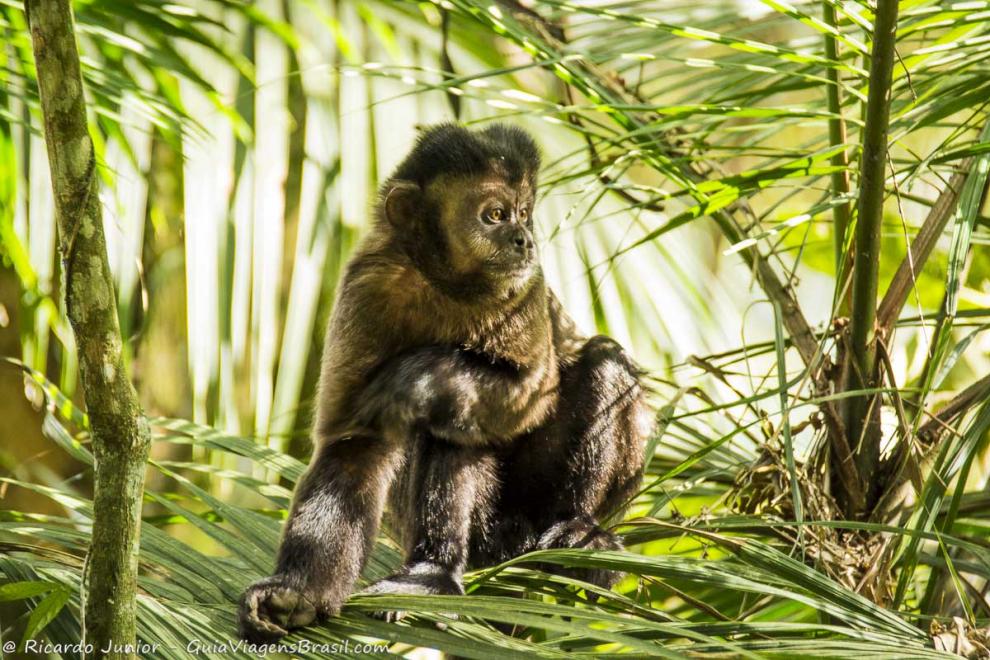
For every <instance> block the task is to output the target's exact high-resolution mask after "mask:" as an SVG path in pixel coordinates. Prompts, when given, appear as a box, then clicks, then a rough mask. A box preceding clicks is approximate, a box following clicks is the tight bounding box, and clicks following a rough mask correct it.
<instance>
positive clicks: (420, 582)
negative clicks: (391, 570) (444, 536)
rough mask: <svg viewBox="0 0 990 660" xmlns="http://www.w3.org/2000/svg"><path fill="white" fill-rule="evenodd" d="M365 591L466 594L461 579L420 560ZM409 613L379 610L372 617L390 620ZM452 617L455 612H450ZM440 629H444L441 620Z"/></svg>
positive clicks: (376, 592)
mask: <svg viewBox="0 0 990 660" xmlns="http://www.w3.org/2000/svg"><path fill="white" fill-rule="evenodd" d="M361 593H364V594H409V595H413V596H463V595H464V587H463V586H461V581H460V579H459V578H458V577H457V576H456V575H454V574H453V573H451V572H450V571H449V570H447V569H444V568H442V567H440V566H438V565H436V564H432V563H429V562H420V563H417V564H412V565H410V566H405V567H403V568H402V570H400V571H399V572H398V573H395V574H394V575H390V576H388V577H387V578H383V579H381V580H379V581H378V582H375V583H374V584H373V585H371V586H370V587H368V588H367V589H365V590H364V591H362V592H361ZM405 615H406V612H404V611H402V610H399V611H396V610H380V611H378V612H373V613H372V616H373V617H375V618H376V619H382V620H383V621H386V622H388V623H395V622H397V621H401V620H402V619H403V618H404V617H405ZM448 616H451V617H452V618H453V615H448ZM437 627H438V628H444V627H445V626H444V625H443V624H441V623H438V624H437Z"/></svg>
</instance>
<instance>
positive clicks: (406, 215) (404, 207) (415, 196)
mask: <svg viewBox="0 0 990 660" xmlns="http://www.w3.org/2000/svg"><path fill="white" fill-rule="evenodd" d="M422 196H423V191H422V190H421V189H420V187H419V186H418V185H416V184H415V183H413V182H412V181H393V182H392V183H391V184H390V185H389V189H388V192H386V193H385V202H384V204H383V205H382V206H383V207H384V208H385V218H386V219H387V220H388V222H389V224H390V225H392V226H393V227H407V226H408V225H409V222H410V221H411V220H412V218H414V217H415V216H416V212H417V210H418V209H419V208H420V205H421V204H422Z"/></svg>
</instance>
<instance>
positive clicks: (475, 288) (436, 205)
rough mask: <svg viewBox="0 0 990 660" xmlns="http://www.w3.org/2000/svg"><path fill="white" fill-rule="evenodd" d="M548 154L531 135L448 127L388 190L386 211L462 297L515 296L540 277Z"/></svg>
mask: <svg viewBox="0 0 990 660" xmlns="http://www.w3.org/2000/svg"><path fill="white" fill-rule="evenodd" d="M539 167H540V154H539V150H538V148H537V147H536V144H535V143H534V142H533V139H532V138H531V137H530V136H529V135H528V134H527V133H526V132H525V131H523V130H521V129H519V128H515V127H511V126H506V125H503V124H495V125H492V126H489V127H487V128H485V129H484V130H480V131H469V130H467V129H466V128H463V127H461V126H458V125H456V124H440V125H438V126H434V127H431V128H429V129H427V130H426V131H424V132H423V134H422V135H421V136H420V138H419V140H418V141H417V143H416V146H415V147H414V148H413V150H412V152H411V153H410V154H409V155H408V156H407V157H406V159H405V160H404V161H403V162H402V163H401V164H400V165H399V167H398V168H397V169H396V171H395V173H394V174H393V175H392V177H391V178H390V179H389V180H388V181H387V182H386V183H385V185H384V186H383V188H382V191H381V192H382V203H381V207H380V208H381V212H382V215H383V216H384V218H385V220H387V222H388V225H389V226H390V227H391V231H392V233H393V234H394V235H395V236H396V238H397V239H398V243H399V245H401V246H402V249H403V250H404V251H405V252H406V253H407V254H408V255H409V257H410V258H411V259H412V261H413V263H415V264H416V266H417V267H418V268H419V269H420V270H421V271H422V272H423V273H424V274H425V275H426V277H427V278H428V279H429V280H430V282H432V283H433V284H435V285H436V286H438V287H440V288H441V289H443V290H444V291H445V292H446V293H449V294H451V295H455V296H463V297H477V296H479V295H485V294H491V295H495V296H497V297H502V298H504V297H511V296H512V295H513V294H514V293H516V292H522V291H525V290H526V289H527V288H528V284H530V283H531V282H533V281H535V278H537V277H538V276H539V274H540V266H539V260H538V255H537V252H536V243H535V241H534V240H533V204H534V201H535V195H536V177H537V172H538V170H539Z"/></svg>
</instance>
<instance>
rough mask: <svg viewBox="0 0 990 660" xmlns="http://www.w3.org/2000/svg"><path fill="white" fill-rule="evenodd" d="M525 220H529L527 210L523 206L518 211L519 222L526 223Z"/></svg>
mask: <svg viewBox="0 0 990 660" xmlns="http://www.w3.org/2000/svg"><path fill="white" fill-rule="evenodd" d="M527 220H529V209H527V208H526V207H525V206H524V207H522V208H521V209H519V221H520V222H526V221H527Z"/></svg>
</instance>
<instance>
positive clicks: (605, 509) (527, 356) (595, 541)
mask: <svg viewBox="0 0 990 660" xmlns="http://www.w3.org/2000/svg"><path fill="white" fill-rule="evenodd" d="M539 166H540V156H539V151H538V149H537V147H536V144H535V143H534V142H533V140H532V138H531V137H530V136H529V135H528V134H527V133H525V132H524V131H522V130H520V129H518V128H514V127H510V126H505V125H492V126H490V127H488V128H485V129H484V130H480V131H469V130H467V129H465V128H463V127H461V126H458V125H455V124H442V125H438V126H434V127H432V128H429V129H427V130H426V131H425V132H424V133H423V134H422V135H421V136H420V138H419V140H418V142H417V143H416V146H415V147H414V148H413V150H412V152H411V153H410V154H409V155H408V156H407V157H406V159H405V160H404V161H403V162H402V163H401V164H400V165H399V167H398V169H396V171H395V173H394V174H393V175H392V177H391V178H389V179H388V181H386V182H385V184H384V185H383V186H382V188H381V194H380V200H379V203H378V205H377V207H376V209H375V215H374V223H373V226H372V229H371V231H370V233H369V235H368V237H367V238H366V239H365V241H364V242H363V244H362V245H361V246H360V247H359V248H358V249H357V252H356V254H355V255H354V256H353V257H352V259H351V261H350V263H349V264H348V265H347V268H346V271H345V274H344V276H343V279H342V281H341V284H340V287H339V289H338V295H337V300H336V303H335V306H334V310H333V314H332V317H331V319H330V325H329V329H328V331H327V335H326V343H325V346H324V349H323V362H322V372H321V377H320V384H319V390H318V395H317V405H316V416H315V423H314V428H313V439H314V444H315V452H314V455H313V458H312V462H311V463H310V466H309V469H308V470H307V472H306V474H305V475H304V476H303V478H302V480H301V481H300V482H299V485H298V487H297V489H296V492H295V497H294V501H293V504H292V510H291V512H290V515H289V520H288V522H287V523H286V526H285V532H284V535H283V538H282V544H281V547H280V549H279V552H278V558H277V561H276V567H275V573H274V575H272V576H271V577H268V578H265V579H263V580H261V581H259V582H256V583H254V584H252V585H251V586H250V587H248V589H247V591H246V592H245V593H244V595H243V597H242V598H241V602H240V633H241V635H242V636H243V637H244V638H245V639H248V640H250V641H254V642H258V643H265V642H272V641H275V640H277V639H279V638H281V637H282V636H283V635H285V634H287V632H288V631H290V630H292V629H294V628H299V627H302V626H306V625H309V624H310V623H312V622H314V621H316V620H319V619H323V618H326V617H330V616H333V615H335V614H337V613H338V612H339V611H340V608H341V605H342V604H343V603H344V600H345V599H346V598H347V596H348V595H349V594H350V593H351V590H352V589H353V587H354V584H355V582H356V581H357V579H358V576H359V574H360V572H361V569H362V567H363V566H364V563H365V560H366V558H367V556H368V553H369V551H370V549H371V547H372V545H373V543H374V541H375V537H376V535H377V533H378V526H379V521H380V519H381V517H382V513H383V511H384V509H385V508H386V506H388V507H389V509H390V510H391V512H392V514H394V518H395V520H396V521H397V522H398V525H397V527H398V529H399V532H400V535H401V539H402V542H403V544H404V547H405V552H406V562H405V565H404V566H403V567H402V569H401V570H399V572H398V573H396V574H394V575H392V576H389V577H387V578H385V579H383V580H381V581H379V582H377V583H376V584H374V585H372V586H371V587H370V588H369V589H368V590H367V592H370V593H379V594H381V593H404V594H463V593H464V591H463V588H462V586H461V576H462V574H463V572H464V570H465V569H466V568H471V567H478V566H484V565H490V564H492V563H496V562H501V561H505V560H507V559H509V558H511V557H514V556H517V555H519V554H522V553H525V552H528V551H531V550H536V549H544V548H595V549H610V550H612V549H621V547H622V546H621V545H620V543H619V540H618V539H617V538H616V537H615V536H614V535H613V534H611V533H609V532H607V531H605V530H603V529H602V528H601V527H599V526H598V520H599V519H601V517H603V516H605V515H607V514H610V513H614V512H616V510H617V509H619V508H621V507H622V506H623V505H624V504H625V503H626V502H627V500H628V499H629V498H630V497H631V496H632V495H633V494H634V493H635V491H636V488H637V486H638V485H639V483H640V481H641V479H642V471H643V450H644V443H645V438H646V436H647V434H648V432H649V427H650V423H649V415H648V413H647V410H646V406H645V403H644V395H643V390H642V387H641V385H640V382H639V373H640V372H639V370H638V368H637V367H636V365H635V364H634V363H633V362H632V360H630V359H629V357H628V356H627V355H626V353H625V352H624V351H623V349H622V347H621V346H619V345H618V344H617V343H616V342H614V341H613V340H611V339H609V338H608V337H604V336H597V337H592V338H590V339H589V338H586V337H582V336H581V335H580V334H579V333H578V332H577V330H576V329H575V326H574V323H573V321H572V320H571V319H570V318H569V317H568V316H567V314H566V313H565V312H564V310H563V309H562V308H561V305H560V303H559V302H558V301H557V298H556V297H555V296H554V294H553V293H552V292H551V291H550V290H549V289H548V288H547V285H546V283H545V282H544V279H543V274H542V271H541V269H540V265H539V261H538V257H537V251H536V244H535V242H534V240H533V204H534V199H535V194H536V178H537V171H538V170H539ZM569 574H571V575H576V576H577V577H579V578H581V579H585V580H588V581H590V582H593V583H595V584H598V585H600V586H603V587H606V588H608V587H611V586H612V585H613V584H614V583H615V581H616V580H617V579H618V577H619V575H618V574H616V573H614V572H611V571H605V570H585V571H575V570H570V571H569ZM383 616H385V618H386V619H389V620H392V619H394V615H393V614H386V615H383Z"/></svg>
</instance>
